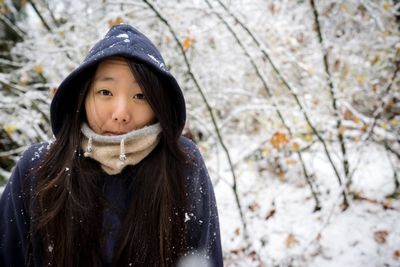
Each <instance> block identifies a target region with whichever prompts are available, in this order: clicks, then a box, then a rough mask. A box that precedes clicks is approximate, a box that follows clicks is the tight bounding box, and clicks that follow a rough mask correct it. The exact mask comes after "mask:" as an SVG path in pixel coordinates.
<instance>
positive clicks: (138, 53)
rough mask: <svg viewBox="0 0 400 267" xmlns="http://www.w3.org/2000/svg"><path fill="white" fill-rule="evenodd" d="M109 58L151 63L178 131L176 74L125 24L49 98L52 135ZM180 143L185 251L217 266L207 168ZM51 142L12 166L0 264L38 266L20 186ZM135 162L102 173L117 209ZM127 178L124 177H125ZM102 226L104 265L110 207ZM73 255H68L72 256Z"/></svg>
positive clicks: (108, 253) (1, 222)
mask: <svg viewBox="0 0 400 267" xmlns="http://www.w3.org/2000/svg"><path fill="white" fill-rule="evenodd" d="M111 56H123V57H126V58H133V59H135V60H136V61H139V62H142V63H145V64H147V65H148V66H150V67H151V68H152V69H153V70H154V71H155V72H156V73H157V74H158V75H159V76H160V77H161V78H162V79H163V81H164V82H165V83H166V84H167V86H166V88H169V90H170V93H171V94H173V95H174V98H173V99H175V101H176V102H175V103H173V106H174V107H175V109H176V113H177V114H178V119H177V120H178V121H177V123H178V125H180V127H181V129H183V126H184V123H185V120H186V108H185V101H184V98H183V95H182V92H181V89H180V87H179V85H178V83H177V82H176V80H175V78H174V77H173V76H172V75H171V74H170V72H169V71H168V70H167V68H166V66H165V63H164V60H163V58H162V57H161V55H160V53H159V51H158V50H157V48H156V47H155V46H154V45H153V44H152V43H151V41H150V40H149V39H148V38H147V37H145V36H144V35H143V34H142V33H140V32H138V31H137V30H136V29H135V28H133V27H131V26H129V25H124V24H121V25H118V26H114V27H112V28H111V29H110V30H109V32H108V33H107V34H106V36H105V37H104V39H102V40H100V41H99V42H98V43H97V44H96V45H95V46H94V47H93V48H92V49H91V50H90V52H89V54H88V56H87V57H86V58H85V60H84V61H83V63H82V64H81V65H80V66H79V67H78V68H77V69H76V70H74V71H73V72H72V73H71V74H70V75H69V76H68V77H67V78H66V79H65V80H64V81H63V82H62V83H61V85H60V86H59V88H58V90H57V92H56V95H55V96H54V98H53V100H52V103H51V108H50V114H51V125H52V129H53V133H54V135H55V137H56V138H57V136H58V133H59V132H60V130H61V127H62V124H63V121H64V116H65V115H66V113H68V112H70V110H69V109H68V106H69V105H68V103H70V102H72V101H75V99H76V98H77V94H78V93H79V91H78V88H80V87H79V86H75V85H76V84H80V83H82V82H84V81H85V74H86V72H87V71H88V70H89V69H90V68H91V67H92V66H95V65H96V64H98V62H100V61H101V60H104V59H105V58H108V57H111ZM180 143H181V145H182V146H183V148H184V150H185V151H186V152H187V153H190V154H191V158H193V159H194V162H192V164H191V165H190V166H191V167H190V168H188V169H187V170H185V175H186V177H188V187H187V188H188V196H189V199H190V207H191V211H190V212H189V213H188V217H187V223H188V254H192V253H194V254H197V255H201V256H202V257H204V258H205V259H207V260H208V263H209V266H216V267H219V266H222V265H223V263H222V251H221V241H220V231H219V222H218V213H217V206H216V202H215V196H214V191H213V187H212V184H211V181H210V178H209V176H208V172H207V169H206V166H205V165H204V161H203V159H202V156H201V155H200V152H199V151H198V149H197V147H196V145H195V144H194V143H193V142H191V141H190V140H189V139H187V138H184V137H181V139H180ZM50 146H51V143H48V142H47V143H40V144H35V145H33V146H31V147H30V148H28V149H27V150H26V151H25V152H24V153H23V155H22V157H21V159H20V160H19V161H18V163H17V165H16V166H15V168H14V170H13V173H12V176H11V177H10V179H9V181H8V183H7V185H6V187H5V189H4V192H3V193H2V195H1V199H0V266H1V267H18V266H42V265H43V262H42V252H41V251H42V248H41V246H40V245H39V242H30V241H29V240H30V238H29V227H30V215H29V210H28V208H27V206H28V205H29V201H30V195H29V193H28V192H26V191H25V190H22V186H23V184H25V183H26V182H27V180H28V182H30V183H31V181H30V180H31V179H34V178H32V177H31V175H30V173H29V171H30V170H31V169H33V168H34V167H35V166H37V165H38V164H40V160H41V158H42V156H43V155H44V154H45V153H46V152H47V151H48V149H49V147H50ZM134 173H135V166H127V167H126V168H125V169H124V170H123V171H122V172H121V173H119V174H117V175H107V174H106V173H104V174H103V175H104V176H105V178H107V179H104V181H106V185H105V188H106V190H105V197H106V199H107V200H109V201H110V202H112V203H115V205H116V206H117V207H119V208H121V209H124V208H126V207H128V204H129V203H128V199H129V197H128V196H129V192H128V191H127V189H126V188H127V187H126V184H124V182H121V181H124V178H126V177H130V176H132V175H133V176H134ZM125 180H126V179H125ZM103 218H104V219H103V220H104V223H105V224H108V225H111V230H110V231H109V234H108V236H107V237H106V240H107V241H106V246H105V248H103V250H102V251H103V252H102V259H103V262H104V266H107V265H108V264H110V262H111V259H112V255H113V253H114V251H113V250H114V245H115V242H116V237H117V233H118V230H119V226H120V223H121V222H120V220H119V218H118V216H117V215H116V214H115V213H113V212H112V211H110V210H105V211H104V216H103ZM71 257H73V255H71Z"/></svg>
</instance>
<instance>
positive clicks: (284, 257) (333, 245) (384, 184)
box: [210, 146, 400, 267]
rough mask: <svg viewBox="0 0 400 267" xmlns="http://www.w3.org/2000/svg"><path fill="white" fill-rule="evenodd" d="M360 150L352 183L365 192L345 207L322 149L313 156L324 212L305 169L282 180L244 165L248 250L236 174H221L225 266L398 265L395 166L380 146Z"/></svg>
mask: <svg viewBox="0 0 400 267" xmlns="http://www.w3.org/2000/svg"><path fill="white" fill-rule="evenodd" d="M357 149H358V150H354V151H353V153H354V154H353V155H351V156H353V157H352V158H351V160H353V163H354V164H356V162H355V160H358V162H359V164H358V169H357V171H356V173H355V176H354V186H353V188H354V190H355V192H357V193H358V196H359V198H360V199H359V200H355V199H351V200H350V206H349V208H348V209H347V210H345V211H342V210H341V203H342V195H341V194H340V191H339V187H338V186H337V181H336V180H335V177H334V176H333V175H332V173H331V170H330V168H329V166H328V165H327V161H326V160H325V157H324V156H323V155H321V156H318V154H313V158H312V159H311V158H310V159H307V161H308V162H312V163H313V167H314V171H315V172H316V174H317V178H316V180H317V182H318V184H319V190H320V193H321V195H320V201H321V206H322V209H321V210H320V211H318V212H313V209H314V200H313V198H312V197H311V193H310V190H309V188H308V186H307V184H306V183H305V182H304V181H303V178H302V176H301V175H298V176H296V175H295V173H292V174H291V176H290V178H287V179H285V180H283V179H279V178H277V177H274V176H273V175H271V174H269V173H265V174H264V175H261V176H260V174H259V173H258V172H257V171H256V170H255V169H256V168H252V167H251V166H252V165H251V164H249V165H247V166H250V167H244V168H241V169H240V170H239V172H240V176H239V178H238V189H239V194H240V197H241V202H242V206H243V210H244V212H245V217H246V220H247V223H248V231H249V235H250V240H251V247H250V249H247V250H245V249H244V246H245V242H243V238H242V231H243V229H242V227H241V221H240V217H239V214H238V211H237V208H236V205H235V199H234V196H233V194H232V189H231V187H230V184H231V182H230V181H231V180H232V178H231V177H230V176H229V173H226V175H222V176H223V178H222V179H221V180H220V181H219V182H218V184H217V185H216V187H215V191H216V197H217V202H218V205H219V213H220V224H221V234H222V243H223V248H224V251H225V263H226V266H312V267H314V266H315V267H319V266H332V267H333V266H335V267H343V266H352V267H357V266H360V267H364V266H371V267H375V266H376V267H378V266H400V227H398V224H399V222H400V200H399V195H397V199H393V198H386V195H388V194H389V193H391V192H393V189H394V182H393V173H392V168H391V167H390V165H389V163H388V160H387V157H386V156H385V155H384V151H381V150H380V149H379V148H377V147H374V146H369V147H364V148H362V151H361V150H360V149H359V148H357ZM365 151H368V152H369V153H363V152H365ZM360 153H362V154H360ZM360 155H362V157H361V158H359V157H360ZM212 166H213V165H212V164H211V167H210V168H211V169H212V168H213V167H212ZM243 166H244V165H243Z"/></svg>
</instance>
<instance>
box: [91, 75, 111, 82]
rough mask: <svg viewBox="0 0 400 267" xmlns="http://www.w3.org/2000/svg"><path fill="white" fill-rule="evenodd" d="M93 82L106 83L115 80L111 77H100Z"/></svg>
mask: <svg viewBox="0 0 400 267" xmlns="http://www.w3.org/2000/svg"><path fill="white" fill-rule="evenodd" d="M94 81H95V82H108V81H112V82H115V79H114V78H113V77H109V76H100V77H97V78H95V79H94Z"/></svg>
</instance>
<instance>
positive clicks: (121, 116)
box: [85, 58, 156, 135]
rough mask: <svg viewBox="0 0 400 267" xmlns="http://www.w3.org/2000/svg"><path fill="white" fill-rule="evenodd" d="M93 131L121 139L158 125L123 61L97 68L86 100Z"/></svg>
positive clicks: (103, 62)
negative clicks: (134, 132) (122, 136)
mask: <svg viewBox="0 0 400 267" xmlns="http://www.w3.org/2000/svg"><path fill="white" fill-rule="evenodd" d="M85 111H86V117H87V120H88V124H89V126H90V128H91V129H92V130H93V131H94V132H96V133H98V134H101V135H120V134H125V133H127V132H130V131H132V130H135V129H140V128H142V127H144V126H146V125H150V124H153V123H154V122H155V121H156V117H155V114H154V112H153V110H152V109H151V107H150V105H149V103H148V102H147V100H146V97H145V96H144V94H143V92H142V89H141V88H140V87H139V84H138V83H137V82H136V80H135V77H134V76H133V74H132V71H131V69H130V68H129V65H128V63H127V62H126V61H125V60H124V59H123V58H110V59H107V60H104V61H102V62H101V63H100V64H99V66H98V67H97V70H96V73H95V75H94V77H93V80H92V84H91V87H90V88H89V92H88V93H87V96H86V99H85Z"/></svg>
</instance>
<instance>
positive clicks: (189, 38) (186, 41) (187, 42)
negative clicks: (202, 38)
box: [182, 36, 196, 50]
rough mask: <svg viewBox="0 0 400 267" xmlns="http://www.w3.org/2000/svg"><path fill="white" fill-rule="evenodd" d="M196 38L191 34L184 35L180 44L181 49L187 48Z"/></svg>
mask: <svg viewBox="0 0 400 267" xmlns="http://www.w3.org/2000/svg"><path fill="white" fill-rule="evenodd" d="M195 41H196V39H195V38H194V37H192V36H186V37H185V39H183V42H182V45H183V49H185V50H188V49H189V48H190V47H192V45H193V44H194V43H195Z"/></svg>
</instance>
